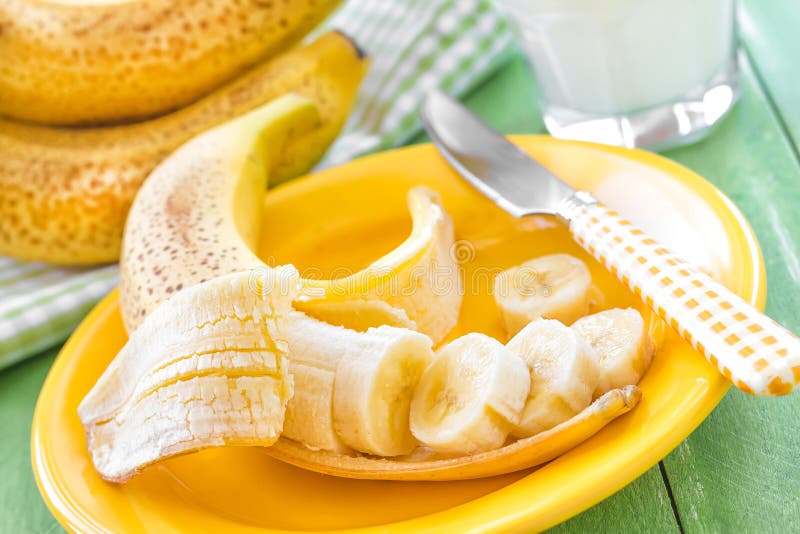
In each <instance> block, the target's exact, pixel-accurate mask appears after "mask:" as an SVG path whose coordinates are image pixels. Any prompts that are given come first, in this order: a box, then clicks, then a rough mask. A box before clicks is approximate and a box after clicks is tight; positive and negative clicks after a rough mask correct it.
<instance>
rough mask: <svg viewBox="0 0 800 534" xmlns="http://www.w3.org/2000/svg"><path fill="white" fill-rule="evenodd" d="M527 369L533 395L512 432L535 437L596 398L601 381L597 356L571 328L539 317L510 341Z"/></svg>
mask: <svg viewBox="0 0 800 534" xmlns="http://www.w3.org/2000/svg"><path fill="white" fill-rule="evenodd" d="M506 347H507V348H508V350H510V351H511V352H513V353H514V354H516V355H518V356H519V357H521V358H522V359H523V360H524V361H525V363H526V364H527V367H528V369H529V374H528V376H529V380H530V395H529V396H528V398H527V400H526V402H525V408H524V410H523V411H522V415H521V417H520V419H519V423H518V424H517V425H515V426H514V429H513V430H512V432H511V433H512V434H513V435H514V436H515V437H518V438H525V437H528V436H533V435H535V434H538V433H539V432H542V431H545V430H547V429H549V428H552V427H554V426H556V425H558V424H560V423H563V422H564V421H566V420H568V419H570V418H571V417H573V416H575V415H576V414H577V413H578V412H580V411H581V410H583V409H585V408H586V407H587V406H589V404H591V402H592V394H593V392H594V391H595V389H596V388H597V385H598V370H597V368H596V365H595V361H596V359H597V358H596V356H595V354H594V350H593V349H592V347H591V346H589V344H588V343H587V342H586V341H585V340H584V339H583V338H582V337H580V336H579V335H578V334H577V333H576V332H575V331H574V330H572V329H571V328H570V327H568V326H565V325H564V324H562V323H561V322H559V321H556V320H555V319H537V320H535V321H533V322H532V323H529V324H528V326H526V327H525V328H523V329H522V330H521V331H520V332H519V333H517V335H515V336H514V337H513V338H512V339H511V341H509V342H508V344H507V345H506Z"/></svg>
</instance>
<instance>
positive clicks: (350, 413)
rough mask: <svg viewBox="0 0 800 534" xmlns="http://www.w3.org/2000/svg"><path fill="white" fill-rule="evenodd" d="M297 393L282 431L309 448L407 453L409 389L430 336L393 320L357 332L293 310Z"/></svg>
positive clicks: (428, 354)
mask: <svg viewBox="0 0 800 534" xmlns="http://www.w3.org/2000/svg"><path fill="white" fill-rule="evenodd" d="M286 334H287V342H288V345H289V361H290V368H291V373H292V375H293V376H294V382H295V395H294V397H293V398H292V399H291V400H290V401H289V405H288V407H287V413H286V422H285V424H284V429H283V435H284V436H285V437H287V438H290V439H294V440H295V441H299V442H301V443H303V444H305V445H306V446H307V447H309V448H310V449H317V450H318V449H325V450H332V451H336V452H340V453H347V452H348V451H349V450H350V449H351V448H352V449H355V450H357V451H360V452H365V453H369V454H375V455H380V456H397V455H401V454H408V453H410V452H411V451H412V450H413V449H414V448H415V447H416V446H417V444H418V442H417V440H416V439H415V438H414V436H412V434H411V430H410V428H409V422H408V413H409V405H410V403H411V396H412V394H413V391H414V388H415V386H416V384H417V382H418V381H419V379H420V376H421V375H422V372H423V371H424V370H425V368H426V367H427V366H428V364H429V363H430V362H431V360H432V359H433V351H432V349H431V346H432V342H431V340H430V338H428V337H427V336H425V335H423V334H420V333H418V332H413V331H411V330H407V329H403V328H394V327H391V326H380V327H378V328H370V329H368V330H367V331H366V332H357V331H355V330H349V329H347V328H343V327H341V326H334V325H330V324H327V323H324V322H322V321H318V320H316V319H314V318H311V317H308V316H306V315H304V314H302V313H300V312H293V313H292V314H291V315H290V317H289V323H288V326H287V328H286Z"/></svg>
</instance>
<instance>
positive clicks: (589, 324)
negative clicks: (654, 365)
mask: <svg viewBox="0 0 800 534" xmlns="http://www.w3.org/2000/svg"><path fill="white" fill-rule="evenodd" d="M572 328H573V329H574V330H575V331H576V332H577V333H578V335H580V336H581V337H583V338H584V339H585V340H586V341H587V342H588V343H589V345H591V346H592V348H593V349H594V353H595V358H596V362H597V369H598V383H597V387H596V389H595V396H598V395H601V394H603V393H605V392H606V391H609V390H610V389H614V388H619V387H623V386H627V385H628V384H638V383H639V380H640V379H641V378H642V376H643V375H644V373H645V371H647V368H648V367H650V362H651V360H652V359H653V343H652V340H651V339H650V336H649V334H648V332H647V327H646V325H645V322H644V319H643V318H642V315H641V314H640V313H639V312H638V311H637V310H635V309H633V308H627V309H619V308H615V309H612V310H605V311H601V312H599V313H595V314H593V315H587V316H586V317H583V318H582V319H578V320H577V321H576V322H575V323H574V324H573V325H572Z"/></svg>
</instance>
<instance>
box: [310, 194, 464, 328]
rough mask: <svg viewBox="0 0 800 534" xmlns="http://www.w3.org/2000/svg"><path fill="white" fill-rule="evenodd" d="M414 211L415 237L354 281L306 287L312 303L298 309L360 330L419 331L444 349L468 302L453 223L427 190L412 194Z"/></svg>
mask: <svg viewBox="0 0 800 534" xmlns="http://www.w3.org/2000/svg"><path fill="white" fill-rule="evenodd" d="M408 207H409V210H410V212H411V218H412V223H413V224H412V230H411V235H410V236H409V237H408V238H407V239H406V240H405V241H404V242H403V243H402V244H401V245H400V246H399V247H397V248H396V249H394V250H392V251H391V252H389V253H388V254H387V255H386V256H384V257H382V258H380V259H378V260H376V261H375V262H373V263H372V264H370V265H369V266H368V267H367V268H366V269H364V270H362V271H359V272H358V273H355V274H353V275H351V276H348V277H345V278H339V279H336V280H306V281H304V284H303V286H304V292H303V294H304V295H305V296H306V298H303V297H301V299H299V300H298V302H297V303H296V304H295V306H296V307H297V309H300V310H303V311H305V312H306V313H308V314H309V315H312V316H314V317H318V318H320V319H323V320H325V321H327V322H331V323H334V324H341V325H344V326H347V327H350V328H356V329H360V328H362V327H363V326H364V325H365V324H366V326H375V323H377V324H391V325H394V326H402V327H407V328H415V329H417V330H419V331H420V332H424V333H425V334H427V335H429V336H430V337H431V339H433V342H434V343H439V342H440V341H441V340H442V339H443V338H444V337H445V336H446V335H447V333H448V332H450V330H452V328H453V327H454V326H455V324H456V322H457V321H458V314H459V310H460V308H461V300H462V298H463V289H462V280H461V274H460V271H459V267H458V264H457V263H456V260H455V258H454V257H453V255H452V247H453V242H454V237H453V221H452V219H451V218H450V216H449V215H448V214H447V212H446V211H445V210H444V207H443V206H442V201H441V198H440V197H439V194H438V193H436V192H435V191H432V190H431V189H428V188H427V187H414V188H412V189H411V190H409V192H408ZM310 295H312V296H310ZM387 305H388V308H387ZM396 310H402V311H403V312H404V314H403V313H399V312H397V311H396Z"/></svg>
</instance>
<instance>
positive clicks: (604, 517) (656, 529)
mask: <svg viewBox="0 0 800 534" xmlns="http://www.w3.org/2000/svg"><path fill="white" fill-rule="evenodd" d="M549 532H550V533H551V534H571V533H589V532H591V533H595V534H601V533H606V532H608V533H615V534H620V533H631V534H633V533H637V534H638V533H642V532H647V533H648V534H668V533H678V532H680V528H679V527H678V523H677V521H676V520H675V514H674V513H673V511H672V504H671V502H670V497H669V493H668V492H667V488H666V486H665V485H664V481H663V479H662V478H661V473H660V472H659V469H658V466H656V467H653V468H652V469H650V470H649V471H647V472H645V474H643V475H642V476H641V477H639V478H638V479H636V480H635V481H634V482H633V483H632V484H630V485H628V486H626V487H625V488H624V489H622V490H620V491H619V492H617V493H615V494H614V495H612V496H611V497H609V498H608V499H606V500H605V501H603V502H601V503H600V504H598V505H596V506H594V507H592V508H589V509H588V510H586V511H585V512H583V513H582V514H580V515H577V516H575V517H573V518H572V519H570V520H569V521H566V522H564V523H562V524H560V525H558V526H557V527H555V528H553V529H550V531H549Z"/></svg>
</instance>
